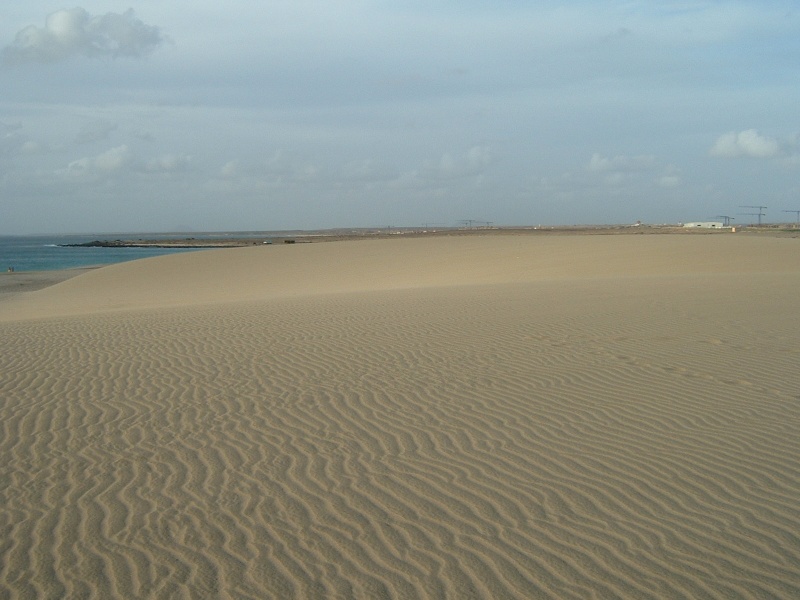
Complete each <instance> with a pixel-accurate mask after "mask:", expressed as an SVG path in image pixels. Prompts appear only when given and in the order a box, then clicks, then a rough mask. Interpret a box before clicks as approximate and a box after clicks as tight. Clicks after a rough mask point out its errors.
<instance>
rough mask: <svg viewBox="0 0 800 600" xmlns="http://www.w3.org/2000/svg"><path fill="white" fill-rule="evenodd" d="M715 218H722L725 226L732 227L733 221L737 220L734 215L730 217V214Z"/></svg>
mask: <svg viewBox="0 0 800 600" xmlns="http://www.w3.org/2000/svg"><path fill="white" fill-rule="evenodd" d="M714 218H715V219H722V224H723V225H724V226H725V227H730V224H731V221H735V220H736V219H734V218H733V217H729V216H728V215H717V216H716V217H714Z"/></svg>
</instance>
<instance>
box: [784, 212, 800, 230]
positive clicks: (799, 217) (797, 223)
mask: <svg viewBox="0 0 800 600" xmlns="http://www.w3.org/2000/svg"><path fill="white" fill-rule="evenodd" d="M783 212H790V213H795V214H796V215H797V219H796V220H795V222H794V224H795V225H797V226H800V210H784V211H783Z"/></svg>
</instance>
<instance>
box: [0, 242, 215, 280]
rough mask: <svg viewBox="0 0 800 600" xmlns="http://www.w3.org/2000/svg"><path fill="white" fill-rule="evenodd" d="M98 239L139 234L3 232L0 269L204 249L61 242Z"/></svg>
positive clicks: (42, 268) (48, 266)
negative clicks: (41, 234)
mask: <svg viewBox="0 0 800 600" xmlns="http://www.w3.org/2000/svg"><path fill="white" fill-rule="evenodd" d="M155 237H156V236H154V235H152V234H148V235H147V239H155ZM165 237H167V236H165ZM171 237H177V236H175V235H173V236H171ZM98 239H101V240H103V239H109V240H114V239H138V238H137V237H133V236H132V235H115V236H110V237H109V236H105V237H103V236H97V235H94V236H92V235H88V236H80V235H65V236H0V271H7V270H8V268H9V267H13V268H14V270H15V271H54V270H60V269H72V268H75V267H87V266H93V265H107V264H112V263H119V262H125V261H128V260H136V259H139V258H147V257H150V256H161V255H163V254H175V253H176V252H199V251H201V250H202V249H187V248H171V249H170V248H65V247H63V246H61V244H81V243H84V242H90V241H93V240H98Z"/></svg>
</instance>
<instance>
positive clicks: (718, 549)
mask: <svg viewBox="0 0 800 600" xmlns="http://www.w3.org/2000/svg"><path fill="white" fill-rule="evenodd" d="M726 281H727V280H720V281H719V282H717V284H716V288H715V290H714V291H715V292H716V293H724V292H726V291H727V290H726V285H729V284H728V283H726ZM659 285H664V286H665V288H664V289H659ZM668 285H669V288H670V289H671V290H673V293H675V294H677V295H675V296H673V299H672V300H669V299H665V297H664V290H665V289H666V286H667V284H666V283H659V282H650V283H649V284H647V285H644V284H641V283H637V282H636V281H627V282H626V281H623V280H620V282H619V285H618V286H616V290H615V291H613V292H609V291H608V288H607V287H602V286H600V284H598V283H596V282H595V283H592V282H591V281H582V282H581V281H572V282H560V283H547V284H526V285H498V286H485V287H480V286H476V287H473V288H469V289H462V290H458V289H457V290H452V289H451V290H437V289H429V290H406V291H402V292H398V291H396V292H378V293H365V294H352V295H348V294H342V295H338V296H327V297H317V298H305V299H303V298H296V299H291V300H289V299H283V300H280V299H279V300H274V301H271V302H268V303H258V302H243V303H238V304H237V303H230V304H225V305H222V306H208V307H202V306H199V307H191V308H184V309H168V310H155V309H153V310H147V311H140V312H136V313H133V312H132V313H120V314H114V315H96V316H93V317H74V318H63V319H59V320H53V321H48V320H40V321H35V320H32V321H25V322H18V323H8V324H5V325H3V346H4V348H7V349H13V351H8V352H4V354H3V357H2V359H0V360H2V379H0V393H1V394H2V398H3V400H2V409H1V411H2V412H1V415H0V416H2V425H1V426H2V430H1V431H2V440H1V441H0V458H2V466H1V467H0V469H1V471H0V472H1V473H2V487H1V488H0V494H1V495H2V496H1V497H2V509H0V518H1V519H2V520H1V521H0V524H1V525H2V530H3V535H2V538H0V539H2V547H0V565H2V572H1V573H0V590H2V592H0V594H2V596H3V597H9V598H34V597H75V598H78V597H103V598H113V597H119V598H209V597H225V598H264V597H274V598H290V597H298V598H301V597H302V598H324V597H341V598H349V597H359V598H379V597H387V598H389V597H397V598H534V597H541V598H593V597H602V598H654V599H655V598H758V597H769V598H787V599H788V598H793V597H797V596H798V594H800V535H799V534H798V533H797V532H800V510H798V504H797V498H798V497H800V466H798V465H800V462H798V460H797V459H798V457H800V442H798V438H797V435H796V431H797V427H798V424H800V404H799V403H798V396H797V393H798V392H797V384H798V379H797V376H796V374H795V373H796V368H797V366H798V365H797V349H798V348H797V346H796V341H794V342H793V341H792V339H794V340H796V339H797V338H791V336H787V332H786V328H785V324H781V323H783V322H782V321H781V319H782V318H783V317H784V316H785V314H783V313H781V312H780V310H778V307H779V306H791V303H789V302H787V303H785V304H784V305H780V304H779V301H780V298H776V299H775V303H776V304H775V310H773V311H772V312H771V313H768V314H766V315H765V316H763V317H762V318H760V319H755V320H753V319H751V320H738V321H737V322H738V323H739V325H738V326H736V327H735V326H734V325H733V324H732V323H733V321H732V320H731V321H723V320H722V319H721V318H713V315H710V314H709V313H708V312H704V311H708V310H710V309H708V308H707V305H706V304H705V303H704V302H703V301H701V300H702V298H701V299H700V300H693V301H691V302H690V301H681V300H679V298H680V294H679V293H677V292H674V290H675V287H676V286H678V287H680V286H682V285H683V286H686V291H687V292H688V290H689V289H690V287H691V286H692V285H693V282H691V281H682V280H680V279H676V280H674V281H670V282H669V284H668ZM604 290H605V291H604ZM601 292H602V293H604V294H606V295H607V296H609V295H610V299H609V298H608V297H606V298H603V299H602V301H600V300H598V302H597V303H596V304H595V306H596V308H595V309H594V310H592V309H590V310H588V311H587V302H586V300H585V298H586V297H587V295H591V294H600V293H601ZM776 293H778V294H781V293H783V294H785V295H786V296H787V298H788V296H789V295H790V294H791V293H792V289H791V288H789V287H787V288H785V289H778V291H777V292H776ZM676 298H678V299H676ZM642 306H645V307H650V309H647V308H646V309H644V310H643V309H642ZM747 310H748V308H747V307H746V306H744V305H741V306H739V307H736V306H733V307H729V310H728V311H727V313H726V318H727V319H733V318H734V317H736V316H737V313H736V311H739V313H738V315H739V316H743V315H744V314H745V313H746V312H747ZM630 314H636V315H638V316H640V317H641V316H642V315H647V319H644V320H642V319H638V320H627V319H626V315H630ZM741 323H745V325H744V326H743V325H741ZM795 329H796V328H795ZM795 333H796V331H795ZM42 340H47V343H46V344H42ZM793 344H794V345H793ZM776 345H777V346H779V347H781V348H783V349H784V351H783V352H774V351H773V349H774V347H775V346H776ZM767 350H769V351H767Z"/></svg>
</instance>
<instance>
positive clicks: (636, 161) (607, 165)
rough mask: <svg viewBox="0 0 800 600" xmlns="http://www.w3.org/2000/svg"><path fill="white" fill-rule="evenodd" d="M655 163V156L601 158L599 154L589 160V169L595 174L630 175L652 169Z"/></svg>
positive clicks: (593, 155)
mask: <svg viewBox="0 0 800 600" xmlns="http://www.w3.org/2000/svg"><path fill="white" fill-rule="evenodd" d="M654 163H655V158H654V157H653V156H644V155H643V156H622V155H620V156H614V157H613V158H609V157H605V156H601V155H600V154H598V153H597V152H595V153H594V154H592V158H591V159H589V166H588V169H589V170H590V171H591V172H593V173H612V172H620V173H629V172H631V171H644V170H647V169H651V168H652V167H653V165H654Z"/></svg>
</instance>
